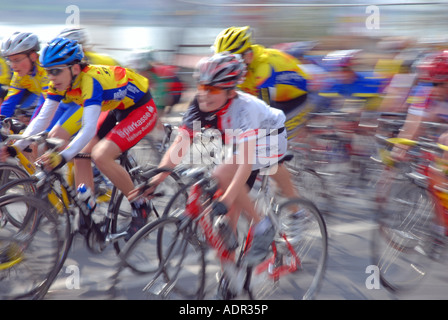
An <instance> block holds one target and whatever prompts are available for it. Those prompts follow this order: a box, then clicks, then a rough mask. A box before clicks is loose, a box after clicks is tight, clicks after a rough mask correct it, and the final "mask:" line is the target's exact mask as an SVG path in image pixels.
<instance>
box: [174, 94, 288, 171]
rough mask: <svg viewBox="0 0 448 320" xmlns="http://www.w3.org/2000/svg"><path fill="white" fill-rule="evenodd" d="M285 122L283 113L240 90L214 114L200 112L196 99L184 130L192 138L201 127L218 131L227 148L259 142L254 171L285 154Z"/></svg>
mask: <svg viewBox="0 0 448 320" xmlns="http://www.w3.org/2000/svg"><path fill="white" fill-rule="evenodd" d="M285 120H286V117H285V114H284V113H283V111H282V110H279V109H275V108H272V107H270V106H269V105H267V104H266V103H265V102H264V101H262V100H261V99H258V98H257V97H255V96H252V95H250V94H247V93H244V92H239V91H238V92H237V96H236V97H235V98H233V99H231V100H230V101H228V102H227V104H226V105H225V106H224V107H222V108H221V109H219V110H217V111H215V112H203V111H201V110H200V109H199V104H198V101H197V99H196V98H195V99H194V100H193V101H192V103H191V104H190V107H189V108H188V110H187V112H186V114H185V115H184V118H183V124H182V128H183V129H185V130H187V132H189V134H190V136H191V137H193V136H194V133H195V132H200V130H201V128H206V129H208V128H210V129H217V130H218V131H219V132H220V133H221V136H222V142H223V143H224V144H227V145H228V144H234V145H235V144H239V143H241V142H243V141H246V140H247V141H248V140H251V139H256V141H257V142H256V151H257V156H256V162H257V164H258V165H256V166H255V167H254V169H258V168H261V167H263V165H262V164H263V162H264V163H267V162H269V161H268V160H267V159H275V162H277V161H278V160H279V159H280V158H281V157H282V156H283V155H284V153H285V151H286V143H287V142H286V130H285V127H284V126H285ZM283 140H284V141H283ZM263 158H264V160H263ZM269 163H270V162H269ZM270 164H272V163H270Z"/></svg>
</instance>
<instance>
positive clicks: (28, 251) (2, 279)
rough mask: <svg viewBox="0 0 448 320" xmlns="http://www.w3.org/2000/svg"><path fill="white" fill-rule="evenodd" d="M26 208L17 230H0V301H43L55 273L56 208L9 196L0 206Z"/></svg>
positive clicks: (57, 245) (58, 234) (57, 250)
mask: <svg viewBox="0 0 448 320" xmlns="http://www.w3.org/2000/svg"><path fill="white" fill-rule="evenodd" d="M7 205H8V206H13V207H16V208H17V209H18V210H20V208H22V207H26V210H27V212H28V214H27V215H26V217H25V219H24V221H23V223H22V226H21V228H20V229H17V228H15V227H13V226H12V225H8V226H6V227H4V228H1V229H0V299H25V298H28V299H38V298H43V297H44V295H45V294H46V292H47V290H48V287H49V285H50V283H49V280H48V279H52V278H53V277H54V275H55V272H57V266H58V263H59V259H60V241H61V230H60V226H59V221H58V219H57V215H56V213H55V209H54V208H53V207H51V206H50V205H48V204H47V203H46V202H44V201H42V200H39V199H37V198H32V197H26V196H21V195H12V196H11V195H8V196H4V197H2V198H1V201H0V207H3V206H7Z"/></svg>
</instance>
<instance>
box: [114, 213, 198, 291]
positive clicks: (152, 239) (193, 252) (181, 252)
mask: <svg viewBox="0 0 448 320" xmlns="http://www.w3.org/2000/svg"><path fill="white" fill-rule="evenodd" d="M193 225H194V224H186V225H184V224H183V223H182V221H181V220H180V219H178V218H175V217H164V218H161V219H159V220H156V221H154V222H153V223H150V224H147V225H146V226H145V227H143V228H142V229H141V230H140V231H138V232H137V233H136V234H135V235H134V236H133V237H132V238H131V240H130V241H129V242H128V243H127V245H126V246H125V248H124V249H123V251H122V253H121V254H120V257H121V259H122V267H121V269H122V270H124V269H126V267H130V269H131V270H132V271H133V273H134V275H131V276H130V278H131V279H133V280H132V281H130V280H126V281H123V280H121V282H122V283H126V285H127V286H128V288H127V289H126V290H130V288H129V286H130V285H132V286H137V287H139V288H141V289H143V293H144V294H145V295H146V296H147V297H149V298H154V296H157V297H158V298H163V299H201V298H202V297H203V296H204V287H205V257H204V255H205V253H204V248H203V247H202V245H201V243H200V242H199V241H198V240H197V238H196V233H195V231H194V230H192V226H193ZM121 272H122V273H123V275H122V277H123V276H126V275H125V273H124V272H123V271H121ZM135 273H137V274H138V275H139V277H135ZM139 291H140V292H142V291H141V290H139Z"/></svg>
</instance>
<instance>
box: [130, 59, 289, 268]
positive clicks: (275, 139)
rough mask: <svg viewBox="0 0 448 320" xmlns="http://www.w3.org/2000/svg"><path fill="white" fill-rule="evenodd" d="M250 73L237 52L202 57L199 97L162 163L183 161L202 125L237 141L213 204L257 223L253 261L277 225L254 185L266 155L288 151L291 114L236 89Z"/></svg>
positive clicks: (221, 168) (276, 157) (233, 220)
mask: <svg viewBox="0 0 448 320" xmlns="http://www.w3.org/2000/svg"><path fill="white" fill-rule="evenodd" d="M244 74H245V66H244V63H243V62H242V61H241V60H240V59H239V58H238V57H237V56H235V55H232V54H228V53H222V54H215V55H214V56H212V57H209V58H204V59H202V60H201V61H200V62H199V64H198V67H197V73H196V75H197V80H198V91H197V94H196V97H195V98H194V99H193V101H192V102H191V104H190V106H189V108H188V110H187V112H186V114H185V115H184V118H183V125H182V126H181V128H180V130H179V135H178V136H177V137H176V139H175V140H174V142H173V144H172V145H171V146H170V148H169V149H168V150H167V152H166V154H165V155H164V157H163V158H162V160H161V162H160V164H159V167H167V168H174V167H175V166H176V165H178V164H179V163H180V162H181V161H182V157H183V156H184V155H185V153H186V152H185V150H187V149H188V146H189V145H190V143H191V139H192V137H193V134H194V131H195V130H197V129H196V128H204V127H205V128H212V129H217V130H219V132H220V133H221V134H222V138H223V142H224V143H225V144H230V145H234V147H235V148H234V150H237V151H236V153H233V154H232V155H231V158H230V159H231V160H232V161H229V160H228V159H226V160H224V161H223V163H221V164H218V165H217V166H216V168H215V170H214V176H215V177H216V178H217V180H218V184H219V186H220V188H221V190H223V191H224V193H223V195H222V196H221V198H220V199H219V201H217V202H215V203H214V207H213V210H214V211H215V212H217V213H220V214H225V213H227V215H228V216H229V219H230V224H231V226H232V227H233V228H234V229H235V228H236V224H237V221H238V218H239V215H240V212H241V210H244V212H246V214H247V215H248V218H249V219H251V220H252V221H253V222H254V223H256V225H255V235H254V237H255V238H254V241H253V245H252V248H251V250H250V253H248V257H247V260H246V261H247V262H248V263H249V264H251V263H256V262H259V261H260V259H262V258H264V256H265V255H266V253H267V249H268V248H269V245H270V244H271V242H272V240H273V236H274V230H273V227H272V225H271V223H270V220H269V218H266V219H263V220H261V219H260V216H259V215H258V213H257V212H256V210H255V208H254V204H253V202H252V200H251V199H250V197H249V190H250V188H251V187H252V184H253V183H254V182H255V178H256V176H257V174H258V170H259V169H260V168H262V167H265V166H267V163H266V162H265V161H264V160H266V159H269V164H273V163H277V162H278V161H280V160H281V158H282V157H283V156H284V153H285V151H286V147H287V138H286V130H285V127H284V125H285V124H284V123H285V115H284V113H283V112H282V111H281V110H279V109H275V108H271V107H269V106H268V105H267V104H265V103H264V102H263V101H262V100H260V99H258V98H256V97H254V96H252V95H249V94H247V93H243V92H241V91H238V90H236V87H237V85H238V84H239V83H240V82H241V81H242V79H243V77H244ZM230 129H231V131H230V132H232V133H235V132H238V131H239V132H240V134H238V135H232V134H231V133H230V132H229V131H228V130H230ZM263 129H264V130H263ZM263 133H265V136H264V138H266V139H267V140H266V141H265V142H264V143H263V142H262V140H259V139H263ZM255 144H256V145H255ZM254 149H256V152H255V153H254V151H255V150H254ZM268 149H270V151H268ZM254 154H256V156H254ZM264 156H266V157H268V158H264ZM238 157H239V158H238ZM254 157H255V158H254ZM263 162H264V164H263ZM164 177H166V175H159V176H158V177H157V178H156V179H154V180H153V181H151V184H152V185H153V186H155V185H157V184H158V183H160V182H161V181H162V180H163V179H164ZM152 190H153V189H152V188H150V189H149V190H147V191H146V192H145V195H149V194H150V193H151V191H152ZM140 192H141V190H139V189H135V190H134V191H133V192H132V195H133V197H136V196H137V195H138V194H140Z"/></svg>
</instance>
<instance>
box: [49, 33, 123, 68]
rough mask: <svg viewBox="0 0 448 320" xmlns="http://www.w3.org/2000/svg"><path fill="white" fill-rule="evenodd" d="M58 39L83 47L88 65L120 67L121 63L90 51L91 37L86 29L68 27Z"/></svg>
mask: <svg viewBox="0 0 448 320" xmlns="http://www.w3.org/2000/svg"><path fill="white" fill-rule="evenodd" d="M57 37H58V38H67V39H70V40H76V41H78V43H79V44H80V45H81V46H82V49H83V52H84V60H85V62H87V63H88V64H98V65H99V64H100V65H107V66H119V65H120V63H119V62H118V61H117V60H115V59H114V58H112V57H111V56H109V55H106V54H103V53H98V52H93V51H91V50H90V48H91V45H90V41H89V35H88V33H87V30H86V29H85V28H78V27H68V28H65V29H64V30H62V31H61V32H60V33H59V35H58V36H57ZM88 49H89V50H88Z"/></svg>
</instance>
